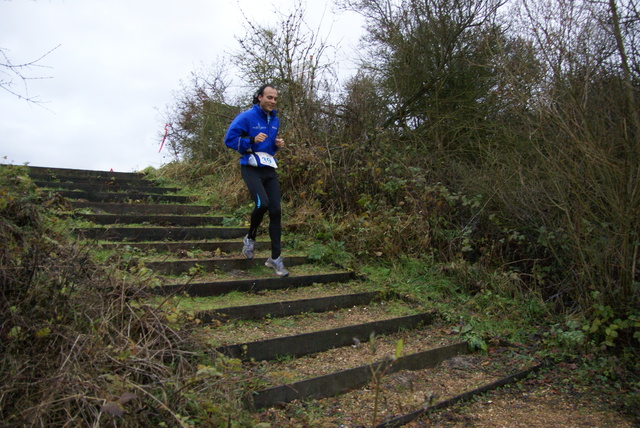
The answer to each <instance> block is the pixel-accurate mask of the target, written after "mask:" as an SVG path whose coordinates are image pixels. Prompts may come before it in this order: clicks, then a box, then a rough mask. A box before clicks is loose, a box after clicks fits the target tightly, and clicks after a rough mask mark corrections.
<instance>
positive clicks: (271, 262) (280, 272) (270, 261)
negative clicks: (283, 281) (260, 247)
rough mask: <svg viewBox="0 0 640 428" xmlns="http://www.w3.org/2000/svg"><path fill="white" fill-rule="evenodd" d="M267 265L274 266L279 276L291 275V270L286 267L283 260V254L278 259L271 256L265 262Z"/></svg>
mask: <svg viewBox="0 0 640 428" xmlns="http://www.w3.org/2000/svg"><path fill="white" fill-rule="evenodd" d="M264 265H265V266H266V267H270V268H273V270H274V271H275V273H276V275H278V276H289V271H288V270H286V269H285V268H284V262H283V261H282V256H280V257H278V258H277V259H275V260H274V259H272V258H271V257H269V258H268V259H267V261H266V262H265V264H264Z"/></svg>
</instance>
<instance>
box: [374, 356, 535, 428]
mask: <svg viewBox="0 0 640 428" xmlns="http://www.w3.org/2000/svg"><path fill="white" fill-rule="evenodd" d="M544 366H545V364H544V363H540V364H537V365H534V366H532V367H529V368H527V369H524V370H522V371H519V372H518V373H515V374H513V375H510V376H507V377H504V378H502V379H499V380H497V381H495V382H492V383H490V384H487V385H484V386H481V387H478V388H476V389H473V390H471V391H467V392H464V393H462V394H460V395H456V396H455V397H451V398H449V399H447V400H443V401H440V402H438V403H436V404H434V405H433V406H429V407H423V408H421V409H418V410H415V411H413V412H410V413H407V414H405V415H401V416H396V417H394V418H392V419H389V420H388V421H386V422H383V423H381V424H378V425H376V428H397V427H400V426H403V425H406V424H408V423H410V422H412V421H414V420H416V419H418V418H419V417H420V416H422V415H424V414H426V413H429V412H431V411H434V410H440V409H444V408H447V407H450V406H453V405H454V404H456V403H458V402H461V401H465V400H469V399H470V398H473V397H475V396H476V395H480V394H483V393H485V392H488V391H491V390H494V389H497V388H500V387H502V386H505V385H507V384H509V383H512V382H517V381H519V380H521V379H524V378H525V377H527V376H529V375H530V374H532V373H535V372H537V371H538V370H540V369H541V368H542V367H544Z"/></svg>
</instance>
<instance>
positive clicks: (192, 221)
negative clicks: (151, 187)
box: [73, 213, 224, 227]
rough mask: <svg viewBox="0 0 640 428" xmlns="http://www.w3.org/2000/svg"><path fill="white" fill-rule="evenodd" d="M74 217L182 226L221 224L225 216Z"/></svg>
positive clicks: (117, 215) (82, 215)
mask: <svg viewBox="0 0 640 428" xmlns="http://www.w3.org/2000/svg"><path fill="white" fill-rule="evenodd" d="M73 217H75V218H79V219H83V220H87V221H90V222H92V223H95V224H100V225H110V224H113V225H116V224H142V223H148V224H161V225H165V224H167V225H171V226H182V227H194V226H221V225H222V223H223V220H224V219H223V217H219V216H194V215H189V216H184V215H171V214H168V215H164V214H84V213H75V214H73Z"/></svg>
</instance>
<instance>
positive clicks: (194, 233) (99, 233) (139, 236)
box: [75, 227, 247, 242]
mask: <svg viewBox="0 0 640 428" xmlns="http://www.w3.org/2000/svg"><path fill="white" fill-rule="evenodd" d="M75 233H76V234H77V235H78V236H80V237H81V238H84V239H96V240H102V241H132V242H139V241H164V240H170V241H187V240H203V239H237V238H242V237H243V236H245V235H246V234H247V229H246V228H243V229H242V228H237V227H91V228H78V229H75Z"/></svg>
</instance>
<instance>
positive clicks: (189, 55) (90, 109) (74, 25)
mask: <svg viewBox="0 0 640 428" xmlns="http://www.w3.org/2000/svg"><path fill="white" fill-rule="evenodd" d="M293 3H294V0H280V1H274V2H272V3H271V4H270V3H268V2H266V1H264V0H249V1H247V0H243V1H242V2H240V6H241V7H242V8H243V9H244V10H245V12H246V13H247V14H249V16H250V17H251V18H252V19H256V20H260V21H265V22H259V23H260V24H262V25H268V23H269V20H273V21H274V23H275V19H276V18H275V15H274V14H273V11H274V4H275V7H277V8H279V9H280V10H281V11H283V12H287V11H288V10H289V9H290V8H291V7H292V5H293ZM325 9H327V16H326V17H325V24H330V23H331V21H332V19H334V18H332V17H331V16H330V15H331V13H330V12H331V11H330V8H327V7H325V5H324V4H323V3H322V2H311V4H308V5H307V10H308V14H307V16H308V18H309V20H310V21H312V20H313V19H316V20H317V19H319V17H320V16H321V15H322V13H323V11H324V10H325ZM335 19H336V20H338V23H337V24H336V25H334V27H333V30H332V34H333V37H334V39H335V40H339V39H342V38H343V37H344V38H345V39H347V40H346V43H345V41H344V40H343V41H342V43H343V45H350V46H353V45H354V44H355V42H356V41H357V40H355V39H357V26H358V25H359V22H360V21H358V20H357V19H356V20H353V16H352V17H350V18H348V19H349V21H347V20H345V17H344V16H338V17H335ZM243 22H244V21H243V17H242V15H241V13H240V9H239V6H238V4H237V3H236V2H235V1H233V0H135V1H130V0H49V1H45V0H41V1H27V0H15V1H6V0H4V1H1V0H0V35H1V38H0V48H3V49H6V50H7V54H8V56H9V57H10V58H11V60H12V62H13V63H14V64H18V63H24V62H28V61H31V60H34V59H36V58H38V57H39V56H40V55H43V54H44V53H46V52H48V51H49V50H50V49H52V48H54V47H56V46H58V45H59V47H58V48H57V49H55V50H54V51H53V52H51V53H50V54H49V55H47V56H46V57H45V58H44V59H43V60H41V61H40V62H39V64H40V65H44V66H47V67H50V68H41V67H36V68H32V69H29V70H24V74H25V75H26V76H30V77H50V78H45V79H37V80H30V81H29V82H28V86H27V88H28V94H29V95H30V96H35V97H37V98H38V99H40V100H42V101H44V103H43V104H42V106H38V105H33V104H29V103H27V102H25V101H22V100H18V99H17V98H15V97H14V96H12V95H10V94H9V93H7V92H5V91H0V158H2V157H5V156H6V157H7V158H6V160H3V161H2V162H5V163H6V162H13V163H15V164H23V163H29V164H31V165H34V166H51V167H66V168H87V169H96V170H108V169H111V168H113V169H114V170H115V171H135V170H140V169H143V168H145V167H147V166H154V167H158V166H161V165H162V164H163V163H165V162H166V161H168V160H169V159H168V158H166V157H165V154H164V153H161V154H158V148H159V144H160V141H161V136H162V131H163V127H164V123H162V119H161V117H160V114H159V113H158V110H160V111H164V107H165V106H166V105H167V104H169V103H170V102H171V100H172V92H173V91H176V90H178V89H179V87H180V84H179V82H180V81H181V80H184V79H186V78H187V77H188V75H189V73H190V72H191V71H192V70H194V69H195V68H196V67H197V66H198V64H200V63H205V64H207V63H211V62H213V61H214V60H216V58H217V57H219V56H222V55H224V54H225V53H228V52H229V51H232V50H235V49H237V46H236V42H235V39H234V36H241V35H244V31H245V28H244V26H243ZM311 25H312V28H315V27H313V25H317V23H316V22H311ZM354 30H355V31H354ZM349 37H351V39H349ZM15 84H16V86H15V89H16V91H18V92H20V93H23V92H24V91H23V87H22V86H21V85H22V83H21V82H19V81H17V82H15Z"/></svg>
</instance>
